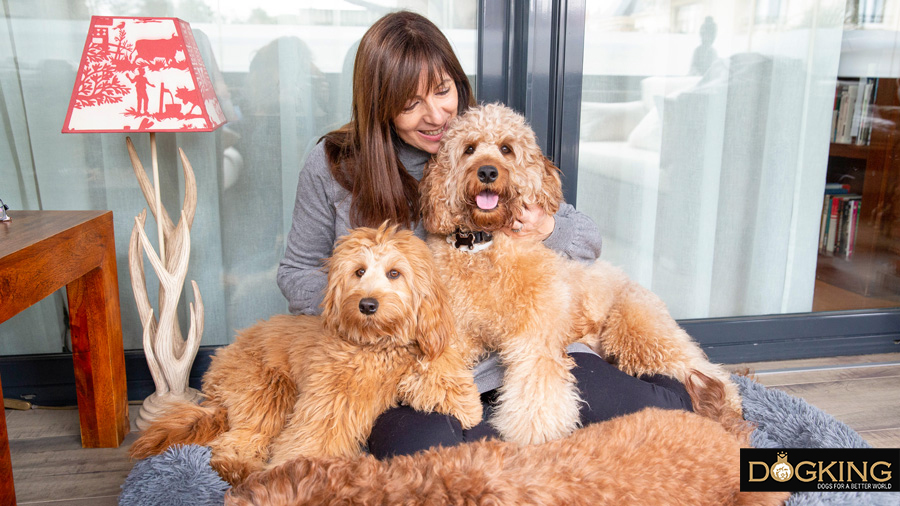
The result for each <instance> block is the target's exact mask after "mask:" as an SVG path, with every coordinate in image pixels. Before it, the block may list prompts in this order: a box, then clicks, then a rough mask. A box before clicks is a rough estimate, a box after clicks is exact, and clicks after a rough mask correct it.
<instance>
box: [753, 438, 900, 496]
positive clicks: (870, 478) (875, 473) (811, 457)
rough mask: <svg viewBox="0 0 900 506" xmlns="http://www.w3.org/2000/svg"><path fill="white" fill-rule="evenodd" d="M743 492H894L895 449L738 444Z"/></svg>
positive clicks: (899, 469)
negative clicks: (745, 445)
mask: <svg viewBox="0 0 900 506" xmlns="http://www.w3.org/2000/svg"><path fill="white" fill-rule="evenodd" d="M741 491H743V492H775V491H785V492H811V491H818V492H827V491H832V492H847V491H857V492H897V491H900V449H897V448H891V449H885V448H780V449H776V448H742V449H741Z"/></svg>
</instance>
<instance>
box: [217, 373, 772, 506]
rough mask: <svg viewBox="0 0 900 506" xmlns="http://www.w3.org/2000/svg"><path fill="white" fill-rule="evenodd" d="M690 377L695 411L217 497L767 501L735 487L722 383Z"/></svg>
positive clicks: (293, 470) (306, 464) (249, 500)
mask: <svg viewBox="0 0 900 506" xmlns="http://www.w3.org/2000/svg"><path fill="white" fill-rule="evenodd" d="M698 376H699V377H700V378H701V380H700V383H699V384H698V383H696V382H693V381H690V380H689V383H688V385H687V386H688V389H689V390H690V391H691V394H692V398H693V399H694V401H695V409H696V411H697V413H700V414H702V415H704V416H700V414H694V413H687V412H683V411H664V410H660V409H656V408H650V409H646V410H644V411H641V412H638V413H633V414H630V415H627V416H623V417H619V418H615V419H613V420H610V421H607V422H603V423H599V424H593V425H590V426H588V427H585V428H583V429H580V430H577V431H575V433H574V434H572V435H571V436H570V437H568V438H564V439H560V440H556V441H551V442H548V443H544V444H541V445H533V446H521V445H517V444H515V443H510V442H501V441H496V440H495V441H488V440H482V441H479V442H476V443H468V444H463V445H460V446H455V447H451V448H436V449H430V450H427V451H424V452H420V453H418V454H415V455H412V456H400V457H394V458H392V459H390V460H386V461H379V460H376V459H374V458H373V457H371V456H359V457H355V458H330V459H298V460H295V461H292V462H289V463H287V464H285V465H284V466H280V467H278V468H274V469H271V470H268V471H266V472H264V473H257V474H254V475H251V476H250V478H249V479H247V480H246V481H245V482H244V483H243V484H241V485H240V486H238V487H235V488H234V489H232V490H231V491H230V492H229V493H228V495H227V496H226V498H225V503H226V504H227V505H231V506H245V505H272V506H275V505H301V504H316V505H320V504H322V505H324V504H353V505H380V504H405V505H454V504H458V505H476V504H478V505H481V504H483V505H523V504H530V505H553V506H556V505H561V504H565V505H585V506H588V505H590V506H595V505H604V504H609V505H613V504H615V505H618V504H630V505H648V506H649V505H652V506H663V505H683V504H691V505H697V506H703V505H710V506H713V505H715V506H722V505H751V504H755V505H760V506H762V505H773V506H774V505H778V504H783V503H784V501H785V500H786V499H787V497H788V496H789V494H788V493H785V492H774V493H748V492H740V465H739V462H740V448H741V447H746V446H747V445H748V444H749V437H748V435H749V432H750V427H749V426H748V425H747V424H746V423H745V422H744V421H743V420H742V419H741V416H740V414H738V413H737V412H735V411H734V410H732V409H731V408H730V407H728V406H727V404H726V403H724V402H722V398H723V397H724V395H725V392H724V388H723V385H722V383H721V382H718V381H717V380H713V379H710V378H703V377H702V375H698Z"/></svg>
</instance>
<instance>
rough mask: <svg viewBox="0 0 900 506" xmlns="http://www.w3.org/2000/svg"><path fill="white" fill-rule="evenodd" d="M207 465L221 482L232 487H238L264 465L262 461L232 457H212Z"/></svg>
mask: <svg viewBox="0 0 900 506" xmlns="http://www.w3.org/2000/svg"><path fill="white" fill-rule="evenodd" d="M209 465H210V466H211V467H212V468H213V469H214V470H215V471H216V472H217V473H219V476H221V477H222V479H223V480H225V481H227V482H228V483H230V484H231V485H232V486H235V485H239V484H240V483H241V482H243V481H244V480H245V479H247V476H250V474H251V473H253V472H255V471H260V470H262V469H263V468H264V467H265V465H264V463H263V462H262V461H249V460H241V459H236V458H233V457H217V456H216V455H213V456H212V458H210V459H209Z"/></svg>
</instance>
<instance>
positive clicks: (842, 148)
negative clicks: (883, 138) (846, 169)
mask: <svg viewBox="0 0 900 506" xmlns="http://www.w3.org/2000/svg"><path fill="white" fill-rule="evenodd" d="M871 149H882V150H883V149H884V148H883V147H881V146H868V145H859V144H841V143H839V142H832V143H831V148H830V149H829V150H828V155H829V156H839V157H841V158H852V159H854V160H866V159H868V158H869V151H870V150H871Z"/></svg>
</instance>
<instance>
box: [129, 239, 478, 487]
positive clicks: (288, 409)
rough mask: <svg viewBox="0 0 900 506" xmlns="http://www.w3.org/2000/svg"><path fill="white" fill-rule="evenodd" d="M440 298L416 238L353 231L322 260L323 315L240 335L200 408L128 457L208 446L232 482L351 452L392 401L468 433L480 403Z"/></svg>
mask: <svg viewBox="0 0 900 506" xmlns="http://www.w3.org/2000/svg"><path fill="white" fill-rule="evenodd" d="M446 301H447V293H446V290H445V289H444V285H443V284H442V283H441V281H440V279H438V278H437V276H436V273H435V270H434V266H433V261H432V256H431V253H430V252H429V250H428V248H427V247H426V246H425V243H424V242H423V241H421V240H420V239H418V238H416V237H415V236H414V235H413V234H412V233H411V232H409V231H406V230H398V229H397V228H396V227H386V226H385V225H382V226H381V227H380V228H379V229H377V230H375V229H371V228H358V229H355V230H353V231H352V232H351V233H350V234H349V235H347V236H346V237H344V238H343V239H342V240H341V241H340V242H339V243H338V244H337V245H336V246H335V250H334V255H333V256H332V258H331V259H329V261H328V286H327V289H326V294H325V301H324V303H323V313H322V316H321V317H314V316H287V315H281V316H275V317H273V318H272V319H270V320H268V321H264V322H260V323H258V324H256V325H254V326H253V327H250V328H248V329H246V330H244V331H243V332H241V333H240V334H239V335H238V337H237V339H236V340H235V342H234V343H233V344H231V345H229V346H226V347H225V348H222V349H220V350H219V351H218V352H217V353H216V355H215V356H214V357H213V360H212V364H211V365H210V367H209V370H208V371H207V372H206V374H205V375H204V376H203V392H204V394H205V395H206V400H205V401H204V402H203V403H202V405H200V406H195V405H193V404H180V405H177V406H173V407H172V409H170V410H169V411H167V413H166V414H164V415H162V416H161V417H160V418H159V419H158V420H156V421H155V422H154V423H153V424H152V426H151V427H150V428H148V429H147V430H146V431H145V432H144V433H143V434H142V435H141V436H140V437H139V438H138V440H137V441H135V443H134V445H133V446H132V448H131V455H132V457H135V458H144V457H148V456H150V455H156V454H159V453H161V452H162V451H164V450H165V449H166V448H168V447H169V446H171V445H173V444H189V443H193V444H201V445H209V446H210V447H211V448H212V459H211V461H210V463H211V464H212V466H213V468H215V469H216V470H217V471H218V472H219V474H220V475H222V477H223V478H225V479H226V480H227V481H229V482H231V483H233V484H234V483H238V482H240V481H241V480H242V479H243V478H244V477H246V475H247V474H249V473H250V472H252V471H254V470H258V469H262V468H263V467H265V466H266V465H267V464H268V465H269V466H275V465H278V464H281V463H284V462H286V461H287V460H288V459H291V458H295V457H298V456H310V457H327V456H330V457H337V456H350V455H356V454H357V453H359V452H360V445H361V444H362V443H363V442H364V440H365V438H366V437H367V436H368V434H369V432H370V430H371V428H372V424H373V423H374V421H375V418H376V417H377V416H378V415H379V414H381V413H382V412H383V411H385V410H386V409H388V408H390V407H391V406H395V405H396V404H397V403H398V401H403V402H405V403H407V404H409V405H410V406H412V407H413V408H415V409H417V410H421V411H432V410H433V411H438V412H441V413H448V414H451V415H453V416H455V417H457V418H458V419H459V420H460V422H462V425H463V427H471V426H474V425H475V424H477V423H478V422H479V421H480V420H481V413H482V407H481V403H480V401H479V398H478V392H477V390H476V388H475V384H474V381H473V378H472V373H471V371H469V370H468V368H467V364H466V362H465V361H463V359H462V357H461V356H460V353H459V350H458V349H457V347H456V346H455V345H454V342H455V340H456V335H457V334H456V331H455V328H454V327H453V325H452V322H453V317H452V315H450V313H449V311H448V307H449V306H448V304H447V302H446Z"/></svg>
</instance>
